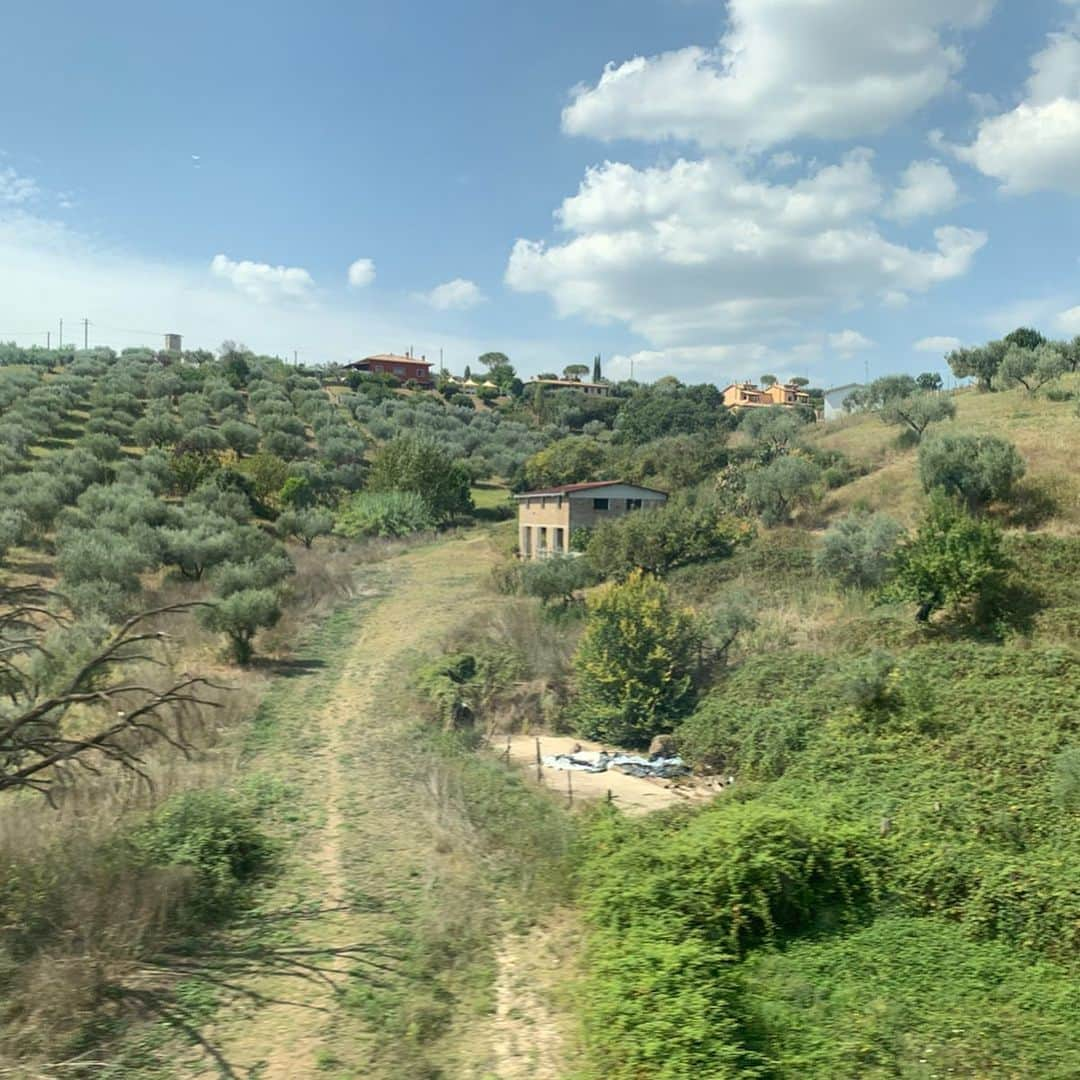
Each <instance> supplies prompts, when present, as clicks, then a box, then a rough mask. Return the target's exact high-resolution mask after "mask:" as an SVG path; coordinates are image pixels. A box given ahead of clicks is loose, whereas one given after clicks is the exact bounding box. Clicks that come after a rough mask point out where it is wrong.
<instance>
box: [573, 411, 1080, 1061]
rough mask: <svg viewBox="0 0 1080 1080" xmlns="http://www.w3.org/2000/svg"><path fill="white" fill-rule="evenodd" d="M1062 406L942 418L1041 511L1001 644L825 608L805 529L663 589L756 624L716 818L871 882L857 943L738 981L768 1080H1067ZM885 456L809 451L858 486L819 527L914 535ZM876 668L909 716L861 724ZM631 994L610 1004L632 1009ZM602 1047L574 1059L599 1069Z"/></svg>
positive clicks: (762, 958)
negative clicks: (1011, 474) (739, 756)
mask: <svg viewBox="0 0 1080 1080" xmlns="http://www.w3.org/2000/svg"><path fill="white" fill-rule="evenodd" d="M1074 408H1075V405H1074V403H1073V402H1064V403H1055V402H1049V401H1046V400H1045V399H1042V398H1039V399H1032V398H1030V397H1028V396H1027V395H1025V394H1022V393H1015V392H1014V393H1007V394H993V395H978V394H974V393H965V394H961V395H959V397H958V416H957V419H956V421H955V422H954V427H955V429H957V430H960V431H972V432H979V433H983V432H985V433H994V434H1001V435H1004V436H1005V437H1007V438H1009V439H1011V440H1012V441H1014V442H1015V443H1016V445H1017V447H1018V448H1019V449H1020V452H1021V453H1022V454H1023V455H1024V457H1025V459H1026V460H1027V463H1028V469H1029V472H1028V479H1029V481H1031V482H1033V483H1034V484H1036V485H1038V486H1040V487H1042V488H1043V490H1044V491H1049V492H1051V493H1052V494H1053V495H1054V498H1055V502H1056V504H1057V509H1056V512H1055V514H1054V516H1053V517H1051V518H1049V519H1048V520H1046V521H1044V522H1043V523H1042V524H1041V525H1040V527H1039V528H1036V529H1034V530H1020V529H1011V530H1010V532H1011V536H1010V545H1011V546H1012V550H1013V553H1014V555H1015V556H1016V557H1017V558H1018V562H1019V564H1020V569H1019V571H1018V573H1017V580H1018V581H1019V582H1020V583H1022V584H1024V585H1025V586H1026V587H1027V588H1028V589H1030V591H1031V593H1032V595H1031V598H1030V599H1031V603H1032V605H1033V607H1034V608H1035V609H1036V610H1035V611H1034V614H1033V617H1032V618H1031V620H1030V621H1028V622H1026V623H1021V624H1019V625H1017V626H1014V627H1012V628H1006V629H1005V630H1004V632H1003V635H1002V636H999V637H996V638H995V637H992V636H989V635H986V634H985V633H980V632H977V631H976V632H973V629H972V628H971V627H967V626H965V625H963V624H962V622H960V621H953V620H948V619H946V620H943V621H942V620H939V621H938V622H937V623H936V624H935V625H934V626H932V627H930V628H919V627H917V626H916V625H915V623H914V619H913V617H912V611H911V609H910V608H908V607H902V608H896V607H891V606H876V605H875V604H874V602H873V599H872V598H871V597H868V596H865V595H861V594H845V593H843V592H842V591H839V590H837V589H835V588H834V587H833V586H832V585H831V584H830V583H828V582H826V581H823V580H821V579H819V578H817V577H816V576H815V575H814V572H813V564H812V555H813V551H814V548H815V546H816V543H817V538H816V537H815V536H814V534H813V533H812V532H808V531H805V530H801V529H775V530H764V531H763V532H762V534H761V535H760V537H759V539H758V540H757V541H756V542H755V543H754V544H753V545H752V546H750V547H749V548H747V549H745V550H743V551H740V552H739V553H738V554H737V555H736V556H735V558H733V559H731V560H728V561H726V562H722V563H716V564H711V565H707V566H699V567H689V568H686V569H685V570H682V571H679V572H677V573H676V574H674V575H673V577H672V584H673V586H674V588H675V589H676V592H677V594H678V595H680V596H681V597H683V598H685V599H686V600H687V601H689V602H691V603H693V604H695V606H699V607H708V606H709V605H711V604H713V603H717V602H722V601H723V600H726V599H728V598H731V597H732V596H733V595H738V596H739V597H740V598H741V600H742V602H743V603H745V604H746V605H747V606H749V607H750V608H752V609H753V610H754V611H755V613H756V615H757V619H758V625H757V628H756V629H755V630H754V631H753V632H751V633H748V634H746V635H744V636H743V637H742V638H741V639H740V641H739V642H738V644H737V646H736V647H735V650H734V654H733V657H732V660H733V664H732V669H731V673H730V674H729V676H727V677H725V678H722V679H721V681H720V682H719V684H718V687H717V691H716V693H717V697H718V698H719V699H720V700H721V701H722V702H724V703H725V705H726V715H727V716H729V717H732V716H733V717H735V718H736V719H735V721H734V723H735V725H736V727H737V728H738V727H739V726H740V725H741V729H742V731H743V733H744V734H742V735H741V736H740V738H742V740H743V745H749V747H750V754H749V757H748V762H747V763H744V764H742V765H736V766H735V770H736V771H737V772H738V773H739V781H740V783H739V784H737V785H736V788H735V789H734V790H735V792H737V794H736V795H734V796H729V797H737V798H739V799H748V800H751V801H752V802H753V803H755V804H757V805H760V806H762V807H769V808H775V809H778V810H795V811H797V812H800V813H803V812H805V813H807V814H811V815H826V816H828V817H829V818H831V819H835V820H836V821H838V822H844V823H846V824H847V825H849V826H854V827H856V828H859V829H862V830H864V831H865V834H866V836H867V837H868V838H869V839H870V840H871V842H872V843H873V844H874V845H875V846H876V847H877V848H878V849H880V852H881V856H882V858H883V860H884V865H885V866H886V867H887V869H886V871H885V876H884V879H883V880H884V883H885V891H884V894H883V900H882V903H881V906H880V908H879V914H878V917H877V918H876V919H875V920H874V921H873V922H872V923H870V924H869V925H867V926H864V927H860V928H858V929H855V930H851V931H845V932H838V933H837V932H834V933H825V934H822V935H820V936H808V937H802V938H797V939H794V940H791V941H788V942H784V943H782V946H781V947H780V948H775V949H774V948H764V949H760V950H757V951H755V952H752V953H751V955H750V957H749V958H748V959H747V961H746V962H745V963H744V964H742V965H740V969H739V987H740V989H739V994H738V1012H739V1024H740V1028H741V1031H742V1038H743V1040H744V1042H745V1044H746V1045H748V1046H749V1047H750V1048H751V1049H752V1050H754V1051H757V1052H759V1053H760V1054H761V1055H762V1057H763V1059H764V1061H765V1062H766V1063H767V1065H766V1069H765V1075H767V1076H769V1077H770V1078H777V1077H782V1078H790V1080H796V1078H798V1080H806V1078H817V1077H822V1078H824V1077H829V1078H830V1080H832V1078H840V1077H844V1078H851V1080H864V1078H867V1077H874V1078H877V1077H882V1078H884V1077H905V1078H907V1077H911V1078H919V1080H923V1078H925V1080H929V1078H931V1077H943V1076H956V1077H959V1076H964V1077H1010V1078H1011V1077H1017V1078H1019V1077H1030V1076H1040V1077H1057V1078H1062V1080H1064V1078H1065V1077H1072V1076H1075V1075H1080V1039H1078V1037H1077V1034H1076V1031H1075V1025H1074V1024H1073V1023H1072V1018H1073V1017H1074V1016H1075V1015H1076V1012H1077V1010H1078V1008H1080V981H1078V979H1077V978H1076V971H1075V967H1074V964H1075V958H1076V951H1077V938H1076V928H1077V926H1080V922H1078V921H1077V919H1078V916H1080V893H1078V890H1077V885H1076V883H1077V881H1080V833H1078V830H1077V828H1076V825H1077V822H1076V818H1075V814H1072V815H1070V814H1069V813H1067V812H1065V811H1063V810H1061V809H1060V808H1059V807H1058V806H1057V805H1056V804H1055V801H1054V798H1053V795H1052V784H1053V761H1054V757H1055V755H1056V754H1057V753H1058V752H1059V751H1060V750H1061V749H1062V747H1064V746H1067V745H1069V744H1070V743H1075V742H1076V740H1077V739H1078V737H1080V704H1078V702H1080V656H1078V651H1077V641H1078V636H1080V635H1078V631H1080V573H1078V570H1080V538H1078V534H1080V507H1078V499H1077V495H1078V493H1080V482H1078V480H1080V475H1078V472H1077V469H1076V467H1075V456H1076V453H1077V451H1080V419H1077V417H1076V416H1075V414H1074ZM895 437H896V429H895V428H887V427H886V426H885V425H883V424H882V423H881V422H880V420H878V419H877V418H876V417H873V416H858V417H851V418H847V419H844V420H841V421H838V422H836V423H831V424H827V425H822V426H820V427H819V428H818V429H817V430H816V431H815V432H814V434H813V436H812V438H814V439H815V440H817V441H819V442H820V443H821V444H822V445H824V446H826V447H830V448H833V449H838V450H841V451H843V452H844V453H845V454H846V455H847V456H848V457H849V458H850V459H852V460H853V461H856V462H861V463H864V464H866V465H867V466H869V467H870V468H871V469H872V470H873V471H870V472H869V473H868V474H867V475H866V476H864V477H862V478H861V479H859V480H857V481H856V482H854V483H853V484H851V485H848V486H846V487H844V488H841V489H839V490H838V491H836V492H834V493H832V494H831V495H830V496H829V497H828V499H827V501H826V503H825V505H824V507H823V515H822V516H823V517H825V518H830V517H833V516H836V515H839V514H841V513H843V512H845V511H846V510H848V509H850V508H851V507H852V506H853V505H856V504H859V503H862V504H865V505H868V506H870V507H873V508H875V509H883V510H886V511H888V512H889V513H890V514H893V515H895V516H897V517H899V518H901V519H902V520H903V521H905V523H907V524H913V523H914V522H915V521H916V520H917V519H918V516H919V512H920V507H921V504H922V501H923V498H924V496H923V494H922V491H921V489H920V486H919V483H918V479H917V475H916V455H917V451H915V450H905V451H899V450H896V449H894V448H893V445H892V444H893V442H894V440H895ZM999 517H1000V515H999ZM1007 524H1008V523H1007ZM875 650H885V651H887V652H888V653H890V654H891V655H892V657H893V658H894V660H895V663H896V675H895V676H894V682H893V684H892V685H893V688H894V690H895V691H897V693H898V698H899V700H900V702H901V704H899V705H898V707H897V709H896V711H895V712H893V713H889V714H886V715H883V716H878V717H876V718H874V719H869V718H868V717H866V716H864V715H860V713H859V712H858V710H857V709H856V708H855V707H853V706H852V705H851V704H850V703H849V699H848V698H847V697H846V696H845V692H846V687H847V686H849V685H850V681H851V677H852V673H853V671H854V670H855V668H854V667H853V665H857V664H858V663H859V662H860V658H865V657H866V656H867V655H868V654H869V653H871V652H873V651H875ZM763 706H768V707H769V708H770V710H771V711H770V712H765V711H763V708H762V707H763ZM756 716H760V717H761V722H760V724H759V725H758V727H757V728H754V729H753V734H749V735H747V734H745V733H746V732H747V730H748V729H750V728H753V725H752V721H751V718H753V717H756ZM787 724H790V727H785V725H787ZM755 755H756V757H757V761H758V765H757V766H756V767H755V766H754V765H752V764H750V763H749V760H751V759H753V758H754V756H755ZM655 843H657V841H656V840H655V839H654V840H653V844H655ZM645 847H646V849H648V844H647V843H646V845H645ZM688 902H689V901H688ZM664 925H665V924H664V920H663V919H662V918H661V919H660V923H659V926H658V927H657V937H658V938H659V937H662V933H663V929H664ZM633 978H634V976H633V974H632V973H630V972H628V974H627V976H626V981H624V982H623V983H622V984H621V985H620V986H619V987H618V990H617V993H618V994H621V995H632V994H633V992H634V989H635V983H634V982H633ZM642 985H644V976H643V977H642ZM590 989H591V992H593V993H597V994H600V993H604V992H605V991H608V990H611V987H605V986H604V985H603V984H602V983H597V984H596V985H594V986H591V988H590ZM687 992H688V993H689V992H690V991H689V990H688V991H687ZM605 1035H606V1033H605V1032H593V1033H591V1036H590V1037H591V1038H592V1039H594V1040H595V1041H596V1042H597V1044H598V1045H599V1046H600V1047H601V1048H606V1049H607V1050H608V1051H610V1050H611V1049H612V1048H611V1047H610V1046H605ZM616 1050H617V1047H616ZM615 1057H616V1059H617V1058H618V1054H617V1053H616V1054H615ZM717 1060H718V1059H717ZM585 1075H588V1076H589V1077H590V1080H591V1078H592V1076H593V1073H588V1072H586V1073H585ZM608 1075H609V1080H610V1072H609V1074H608ZM617 1075H618V1076H620V1077H621V1076H622V1075H623V1074H622V1073H617ZM626 1075H627V1076H629V1075H631V1074H630V1073H629V1072H627V1073H626ZM650 1075H652V1074H650ZM664 1075H670V1077H671V1078H672V1080H676V1078H679V1080H681V1078H682V1077H683V1076H689V1075H690V1073H687V1072H684V1071H679V1067H678V1066H673V1067H672V1071H671V1072H670V1074H668V1073H665V1074H664ZM716 1075H717V1076H723V1075H726V1074H725V1073H724V1072H723V1071H722V1070H721V1067H720V1066H719V1065H718V1066H717V1073H716ZM635 1076H636V1074H635Z"/></svg>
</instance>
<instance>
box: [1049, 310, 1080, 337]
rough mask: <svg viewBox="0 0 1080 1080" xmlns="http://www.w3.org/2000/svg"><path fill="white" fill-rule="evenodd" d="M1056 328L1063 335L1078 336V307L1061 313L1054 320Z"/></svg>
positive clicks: (1079, 316)
mask: <svg viewBox="0 0 1080 1080" xmlns="http://www.w3.org/2000/svg"><path fill="white" fill-rule="evenodd" d="M1054 323H1055V324H1056V326H1057V328H1058V329H1059V330H1060V331H1061V332H1062V333H1064V334H1080V307H1071V308H1069V309H1068V311H1062V312H1061V313H1060V314H1059V315H1058V316H1057V317H1056V318H1055V319H1054Z"/></svg>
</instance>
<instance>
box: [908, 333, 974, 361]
mask: <svg viewBox="0 0 1080 1080" xmlns="http://www.w3.org/2000/svg"><path fill="white" fill-rule="evenodd" d="M962 344H963V342H962V341H961V340H960V339H959V338H958V337H948V336H945V335H942V336H936V337H924V338H920V339H919V340H918V341H916V342H915V345H914V346H913V348H914V349H915V351H916V352H925V353H940V354H941V355H942V356H944V355H945V354H946V353H951V352H952V351H953V349H959V348H960V346H961V345H962Z"/></svg>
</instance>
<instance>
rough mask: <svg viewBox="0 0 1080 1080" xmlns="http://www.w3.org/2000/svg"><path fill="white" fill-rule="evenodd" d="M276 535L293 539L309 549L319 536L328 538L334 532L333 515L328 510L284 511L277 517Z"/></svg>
mask: <svg viewBox="0 0 1080 1080" xmlns="http://www.w3.org/2000/svg"><path fill="white" fill-rule="evenodd" d="M276 528H277V534H278V536H280V537H283V538H284V537H290V536H291V537H295V538H296V539H297V540H299V541H300V542H301V543H302V544H303V545H304V547H307V548H309V547H311V545H312V544H313V543H314V542H315V540H316V539H317V538H318V537H320V536H329V535H330V533H332V532H333V531H334V515H333V514H332V513H331V512H330V511H329V510H319V509H315V508H312V509H308V510H285V511H283V512H282V513H281V514H279V515H278V519H277V522H276Z"/></svg>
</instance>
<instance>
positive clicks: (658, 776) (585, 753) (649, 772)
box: [543, 750, 690, 780]
mask: <svg viewBox="0 0 1080 1080" xmlns="http://www.w3.org/2000/svg"><path fill="white" fill-rule="evenodd" d="M543 760H544V764H545V765H547V766H548V767H549V768H551V769H560V770H562V771H564V772H567V771H576V772H589V773H602V772H607V771H608V770H612V771H614V772H621V773H625V774H626V775H627V776H639V777H648V778H651V779H654V780H673V779H675V778H676V777H678V776H689V775H690V767H689V766H688V765H687V764H686V763H685V762H684V761H683V759H682V758H681V757H678V756H677V755H676V756H674V757H664V756H663V755H660V754H654V755H652V756H651V757H640V756H639V755H637V754H619V753H609V752H608V751H607V750H575V751H573V752H572V753H569V754H552V755H550V756H549V757H546V758H544V759H543Z"/></svg>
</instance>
